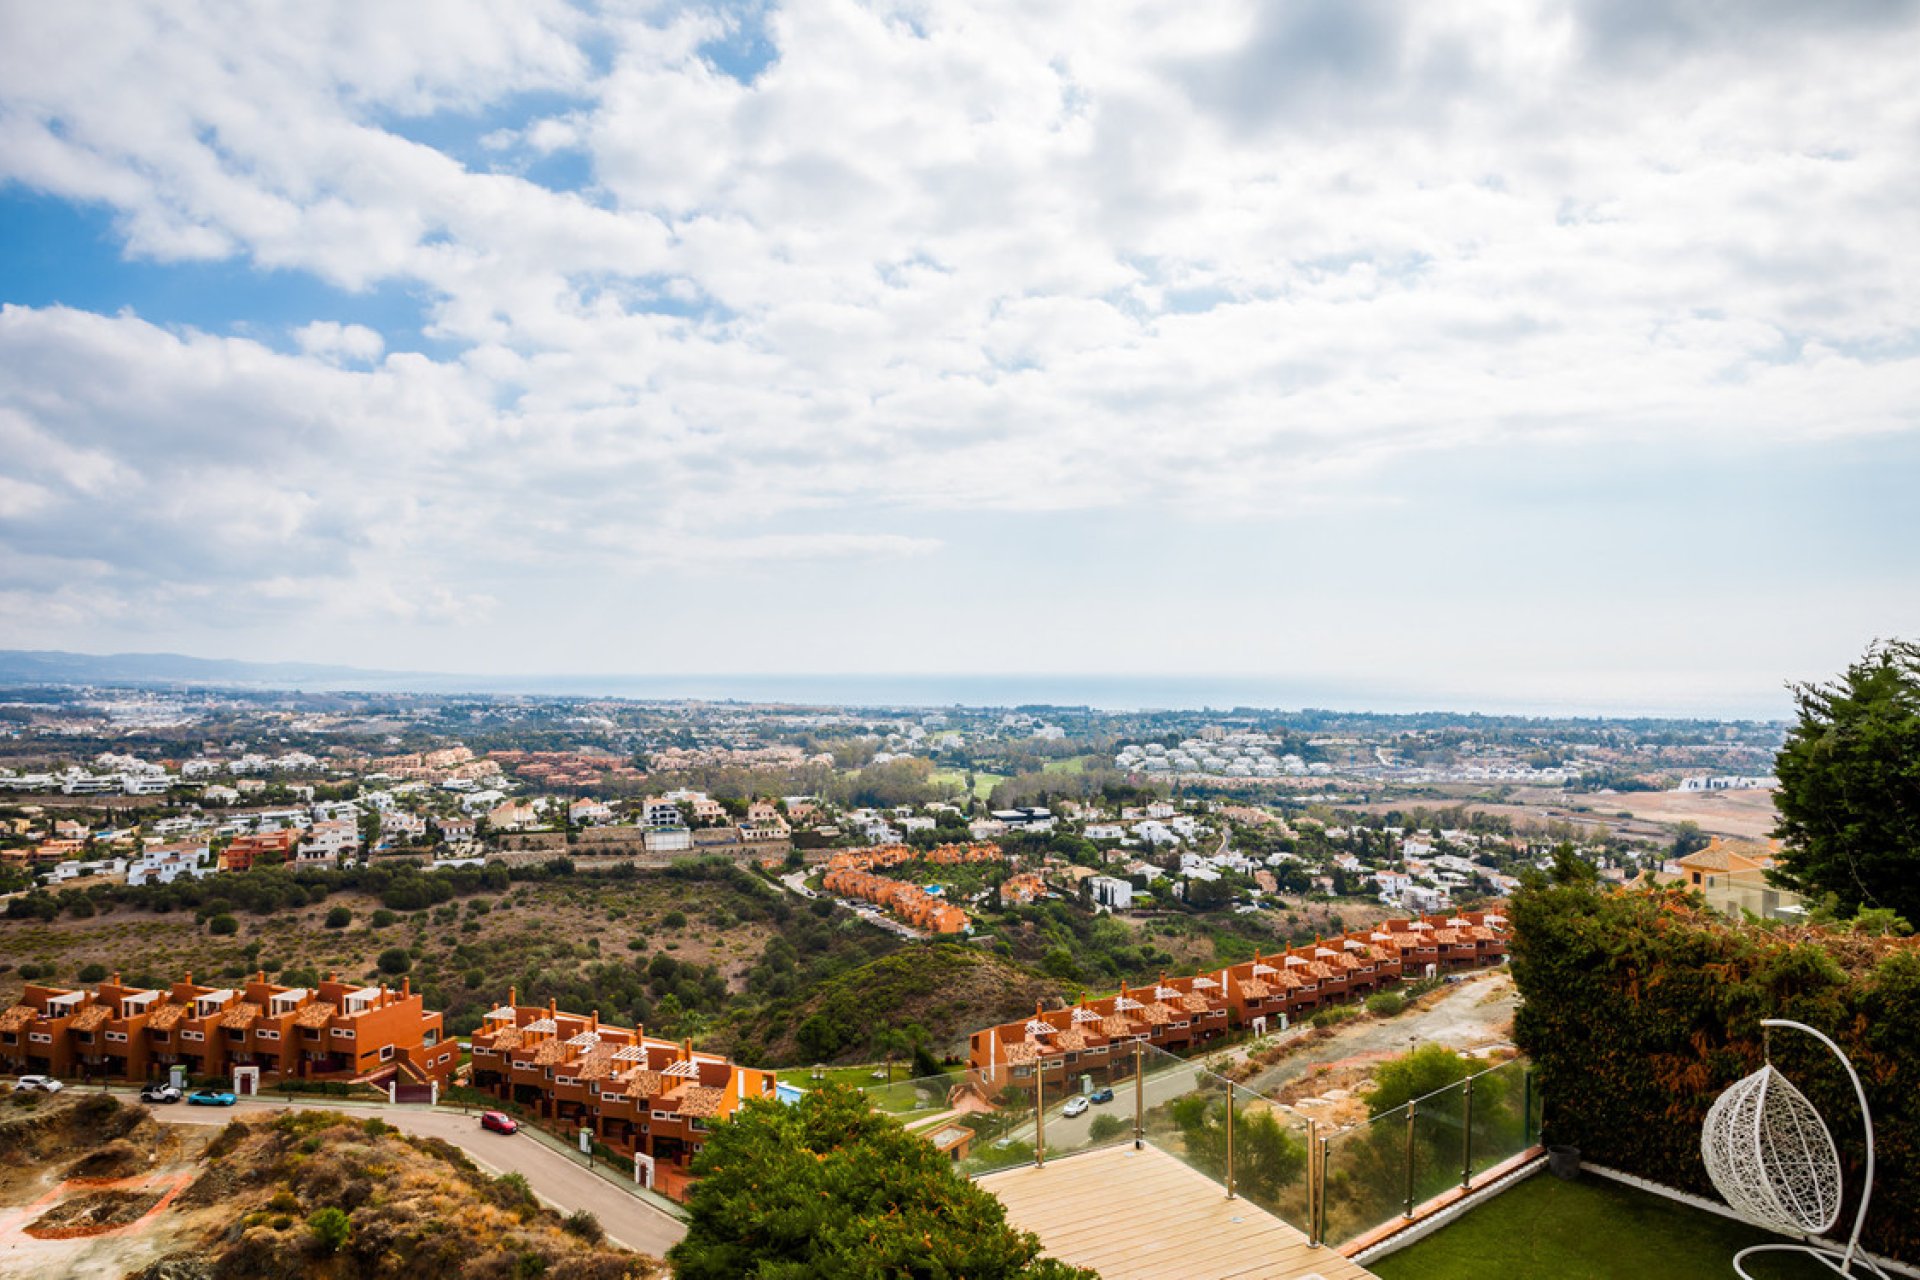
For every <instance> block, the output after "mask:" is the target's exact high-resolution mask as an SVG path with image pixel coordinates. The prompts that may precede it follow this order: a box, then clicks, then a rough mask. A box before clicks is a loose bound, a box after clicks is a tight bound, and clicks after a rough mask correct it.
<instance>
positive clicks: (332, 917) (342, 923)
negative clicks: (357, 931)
mask: <svg viewBox="0 0 1920 1280" xmlns="http://www.w3.org/2000/svg"><path fill="white" fill-rule="evenodd" d="M352 923H353V912H351V911H349V910H347V909H346V908H345V907H335V908H333V909H332V910H331V911H329V912H327V928H329V929H344V928H346V927H347V926H348V925H350V924H352Z"/></svg>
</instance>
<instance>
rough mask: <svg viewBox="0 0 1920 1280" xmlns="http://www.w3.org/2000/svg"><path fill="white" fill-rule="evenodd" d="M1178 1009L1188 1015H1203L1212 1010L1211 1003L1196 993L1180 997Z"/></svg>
mask: <svg viewBox="0 0 1920 1280" xmlns="http://www.w3.org/2000/svg"><path fill="white" fill-rule="evenodd" d="M1180 1007H1181V1008H1182V1009H1185V1010H1186V1011H1187V1012H1188V1013H1205V1012H1206V1011H1207V1010H1209V1009H1211V1008H1213V1001H1211V1000H1209V999H1207V998H1206V997H1205V996H1203V995H1200V994H1199V993H1198V992H1189V993H1187V994H1186V995H1184V996H1181V997H1180Z"/></svg>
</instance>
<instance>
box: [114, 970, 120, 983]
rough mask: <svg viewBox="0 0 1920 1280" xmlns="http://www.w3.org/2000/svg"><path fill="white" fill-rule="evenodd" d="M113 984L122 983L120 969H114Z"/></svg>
mask: <svg viewBox="0 0 1920 1280" xmlns="http://www.w3.org/2000/svg"><path fill="white" fill-rule="evenodd" d="M113 985H114V986H116V987H117V986H119V985H120V971H119V970H118V969H115V970H114V971H113Z"/></svg>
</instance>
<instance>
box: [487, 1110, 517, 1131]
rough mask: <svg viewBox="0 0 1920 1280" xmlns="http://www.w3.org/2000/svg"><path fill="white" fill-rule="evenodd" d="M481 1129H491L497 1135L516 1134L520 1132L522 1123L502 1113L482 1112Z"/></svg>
mask: <svg viewBox="0 0 1920 1280" xmlns="http://www.w3.org/2000/svg"><path fill="white" fill-rule="evenodd" d="M480 1127H481V1128H482V1129H491V1130H493V1131H494V1132H495V1133H515V1132H518V1131H519V1128H520V1122H519V1121H518V1120H515V1119H514V1118H513V1117H512V1116H510V1115H507V1114H506V1113H505V1112H502V1111H482V1112H481V1113H480Z"/></svg>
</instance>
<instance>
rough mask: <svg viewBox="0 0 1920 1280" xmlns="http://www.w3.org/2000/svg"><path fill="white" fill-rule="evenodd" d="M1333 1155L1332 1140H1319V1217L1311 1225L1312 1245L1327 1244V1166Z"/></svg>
mask: <svg viewBox="0 0 1920 1280" xmlns="http://www.w3.org/2000/svg"><path fill="white" fill-rule="evenodd" d="M1332 1155H1333V1139H1332V1138H1322V1139H1320V1216H1319V1218H1318V1219H1316V1220H1315V1222H1314V1224H1313V1243H1314V1244H1315V1245H1322V1244H1325V1243H1326V1242H1327V1164H1328V1162H1329V1160H1330V1159H1331V1157H1332Z"/></svg>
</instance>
